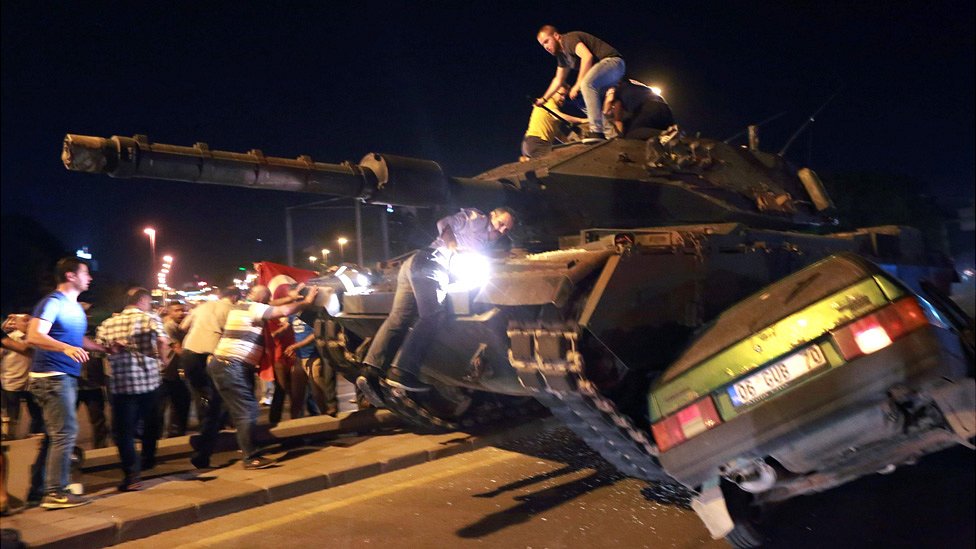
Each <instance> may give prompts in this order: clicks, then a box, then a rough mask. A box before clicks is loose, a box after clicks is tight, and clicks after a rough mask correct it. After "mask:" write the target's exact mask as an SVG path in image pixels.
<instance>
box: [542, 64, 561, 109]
mask: <svg viewBox="0 0 976 549" xmlns="http://www.w3.org/2000/svg"><path fill="white" fill-rule="evenodd" d="M565 80H566V67H556V76H553V77H552V82H549V87H548V88H546V93H544V94H542V97H540V98H538V99H536V100H535V105H536V106H539V105H542V104H543V103H545V102H546V101H548V100H549V98H550V97H552V94H554V93H556V90H558V89H559V86H562V85H563V81H565Z"/></svg>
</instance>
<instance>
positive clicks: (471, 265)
mask: <svg viewBox="0 0 976 549" xmlns="http://www.w3.org/2000/svg"><path fill="white" fill-rule="evenodd" d="M449 270H450V271H451V278H452V279H453V280H454V283H453V284H452V286H453V287H454V288H457V289H459V290H463V289H469V290H470V289H473V288H480V287H482V286H484V285H485V284H487V283H488V277H489V275H490V274H491V270H490V263H489V262H488V258H487V257H485V256H483V255H481V254H476V253H458V254H455V255H454V257H452V258H451V263H450V267H449Z"/></svg>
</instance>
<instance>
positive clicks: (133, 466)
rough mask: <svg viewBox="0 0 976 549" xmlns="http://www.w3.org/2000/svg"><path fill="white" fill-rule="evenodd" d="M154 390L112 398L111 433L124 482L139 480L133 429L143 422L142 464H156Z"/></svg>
mask: <svg viewBox="0 0 976 549" xmlns="http://www.w3.org/2000/svg"><path fill="white" fill-rule="evenodd" d="M158 399H159V394H158V393H157V391H151V392H149V393H139V394H134V395H124V394H113V395H112V434H113V435H114V436H115V445H116V446H117V447H118V449H119V460H120V461H121V462H122V472H123V473H125V477H126V478H127V479H132V478H138V477H139V472H140V470H141V469H142V467H141V463H140V460H138V459H136V447H135V438H136V427H137V426H138V425H139V421H140V420H142V425H143V427H142V430H143V432H142V460H141V461H142V462H146V463H152V462H155V461H156V441H157V440H159V429H158V425H159V424H158V423H156V402H157V400H158Z"/></svg>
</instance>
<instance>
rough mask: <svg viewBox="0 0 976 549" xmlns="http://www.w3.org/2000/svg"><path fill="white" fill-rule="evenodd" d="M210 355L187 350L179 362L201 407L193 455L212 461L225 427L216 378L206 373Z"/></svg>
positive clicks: (181, 354) (193, 442) (181, 355)
mask: <svg viewBox="0 0 976 549" xmlns="http://www.w3.org/2000/svg"><path fill="white" fill-rule="evenodd" d="M209 357H210V355H209V354H205V353H194V352H193V351H187V350H184V351H183V352H182V353H180V365H181V366H182V367H183V371H184V374H185V375H186V379H187V381H188V382H189V383H190V388H191V389H192V390H193V393H194V395H195V396H196V398H197V399H198V400H199V403H200V408H201V410H200V412H201V413H200V414H199V417H198V419H199V421H200V435H199V436H197V437H195V438H194V439H193V440H192V441H191V444H192V446H193V448H194V450H195V452H194V454H193V457H194V458H205V460H209V459H210V456H211V455H212V454H213V451H214V447H215V445H216V443H217V435H218V433H220V429H221V428H222V427H223V426H224V413H223V399H221V398H220V392H218V391H217V388H216V387H214V383H213V379H211V378H210V376H209V375H208V374H207V359H208V358H209Z"/></svg>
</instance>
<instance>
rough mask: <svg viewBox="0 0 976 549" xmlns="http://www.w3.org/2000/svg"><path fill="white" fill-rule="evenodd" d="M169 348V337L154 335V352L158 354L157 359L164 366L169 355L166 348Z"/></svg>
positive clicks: (167, 362) (167, 361)
mask: <svg viewBox="0 0 976 549" xmlns="http://www.w3.org/2000/svg"><path fill="white" fill-rule="evenodd" d="M167 349H169V338H168V337H166V336H164V335H161V336H157V337H156V353H157V354H158V355H159V361H160V362H161V363H162V364H163V366H166V365H167V364H169V355H168V354H167V353H166V350H167Z"/></svg>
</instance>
